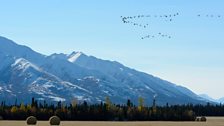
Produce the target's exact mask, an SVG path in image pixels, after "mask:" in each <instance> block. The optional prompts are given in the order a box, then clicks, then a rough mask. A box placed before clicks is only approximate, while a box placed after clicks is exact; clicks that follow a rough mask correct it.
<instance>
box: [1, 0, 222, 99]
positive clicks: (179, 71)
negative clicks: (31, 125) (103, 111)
mask: <svg viewBox="0 0 224 126" xmlns="http://www.w3.org/2000/svg"><path fill="white" fill-rule="evenodd" d="M223 5H224V1H223V0H111V1H109V0H94V1H93V0H35V1H34V0H0V35H1V36H4V37H7V38H10V39H12V40H14V41H16V42H17V43H19V44H23V45H27V46H29V47H31V48H33V49H34V50H35V51H38V52H40V53H43V54H46V55H49V54H51V53H54V52H57V53H59V52H63V53H70V52H72V51H82V52H84V53H86V54H88V55H94V56H96V57H99V58H102V59H109V60H116V61H119V62H121V63H123V64H125V65H127V66H129V67H132V68H135V69H137V70H141V71H144V72H147V73H150V74H153V75H156V76H158V77H161V78H163V79H166V80H169V81H171V82H174V83H176V84H179V85H183V86H186V87H188V88H190V89H191V90H193V91H194V92H196V93H206V94H209V95H210V96H212V97H214V98H219V97H222V96H224V91H223V89H224V8H223ZM176 12H179V13H180V16H178V17H176V18H175V19H174V20H173V21H172V22H165V21H163V20H160V19H155V18H152V19H149V18H144V19H141V20H137V21H138V22H147V23H148V24H149V25H150V28H147V29H143V28H140V27H133V26H131V25H128V24H123V23H122V22H121V18H120V16H132V15H138V14H152V15H154V14H158V15H159V14H172V13H176ZM197 14H204V15H206V14H214V15H218V14H220V15H222V17H221V18H219V19H218V18H206V17H201V18H198V17H197V16H196V15H197ZM158 32H163V33H167V34H170V35H171V36H172V39H166V38H154V39H144V40H141V39H140V37H141V36H144V35H147V34H153V33H158Z"/></svg>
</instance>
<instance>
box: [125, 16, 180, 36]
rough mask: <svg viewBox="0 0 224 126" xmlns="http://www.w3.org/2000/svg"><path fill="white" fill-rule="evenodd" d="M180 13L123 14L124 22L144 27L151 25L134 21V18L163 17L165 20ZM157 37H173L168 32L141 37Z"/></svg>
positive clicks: (171, 19)
mask: <svg viewBox="0 0 224 126" xmlns="http://www.w3.org/2000/svg"><path fill="white" fill-rule="evenodd" d="M179 15H180V14H179V13H174V14H165V15H136V16H127V17H125V16H121V19H122V22H123V23H124V24H131V25H133V26H138V27H142V28H147V27H149V24H140V23H137V22H134V21H133V20H134V19H140V18H163V19H164V21H169V22H171V21H173V19H174V17H176V16H179ZM155 37H163V38H165V37H166V38H169V39H170V38H171V36H170V35H167V34H163V33H161V32H159V33H157V34H154V35H146V36H143V37H141V39H146V38H155Z"/></svg>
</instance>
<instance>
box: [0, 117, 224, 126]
mask: <svg viewBox="0 0 224 126" xmlns="http://www.w3.org/2000/svg"><path fill="white" fill-rule="evenodd" d="M207 119H208V120H207V122H162V121H160V122H92V121H89V122H81V121H62V122H61V125H60V126H224V117H207ZM0 126H27V125H26V122H25V121H0ZM37 126H50V124H49V122H48V121H38V122H37Z"/></svg>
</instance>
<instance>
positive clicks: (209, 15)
mask: <svg viewBox="0 0 224 126" xmlns="http://www.w3.org/2000/svg"><path fill="white" fill-rule="evenodd" d="M197 16H198V17H207V18H222V17H223V16H222V15H215V14H198V15H197Z"/></svg>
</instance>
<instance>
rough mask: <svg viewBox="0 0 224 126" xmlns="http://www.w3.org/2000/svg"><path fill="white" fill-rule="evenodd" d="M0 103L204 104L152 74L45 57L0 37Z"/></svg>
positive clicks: (85, 59) (77, 56)
mask: <svg viewBox="0 0 224 126" xmlns="http://www.w3.org/2000/svg"><path fill="white" fill-rule="evenodd" d="M0 61H1V63H0V100H6V101H7V102H9V103H14V101H15V100H16V99H17V101H22V102H25V103H26V102H30V100H31V98H32V97H35V98H36V99H38V100H40V101H41V100H46V101H49V102H55V101H63V102H67V103H69V102H71V101H72V100H74V99H76V100H78V101H80V102H82V101H87V102H89V103H99V102H101V101H104V100H105V97H109V98H110V100H111V101H112V102H113V103H119V104H125V103H126V101H127V99H130V100H131V101H132V102H133V103H135V104H137V103H138V99H139V97H142V98H144V101H145V104H152V101H153V99H154V98H155V99H156V103H157V104H160V105H165V104H166V103H169V104H187V103H192V104H198V103H200V104H204V103H206V102H207V101H206V100H205V99H204V98H202V97H200V96H198V95H197V94H195V93H194V92H192V91H191V90H189V89H187V88H185V87H183V86H180V85H176V84H173V83H171V82H169V81H166V80H163V79H160V78H158V77H155V76H153V75H150V74H147V73H144V72H140V71H137V70H135V69H132V68H129V67H126V66H124V65H122V64H121V63H119V62H116V61H110V60H102V59H99V58H96V57H94V56H88V55H86V54H84V53H82V52H75V51H74V52H72V53H71V54H63V53H60V54H56V53H55V54H52V55H49V56H47V55H43V54H40V53H38V52H35V51H34V50H32V49H31V48H29V47H27V46H23V45H18V44H16V43H15V42H14V41H12V40H9V39H7V38H5V37H0Z"/></svg>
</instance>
